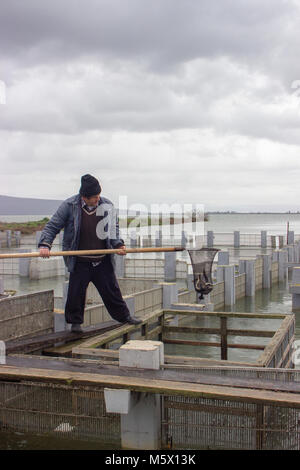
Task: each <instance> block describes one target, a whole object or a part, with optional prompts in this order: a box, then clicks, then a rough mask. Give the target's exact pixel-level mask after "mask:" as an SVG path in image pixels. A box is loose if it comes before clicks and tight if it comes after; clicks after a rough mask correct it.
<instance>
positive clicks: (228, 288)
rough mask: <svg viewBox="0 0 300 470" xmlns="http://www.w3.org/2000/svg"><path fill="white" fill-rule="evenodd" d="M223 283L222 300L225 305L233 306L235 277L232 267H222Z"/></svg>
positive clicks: (233, 267)
mask: <svg viewBox="0 0 300 470" xmlns="http://www.w3.org/2000/svg"><path fill="white" fill-rule="evenodd" d="M223 268H224V283H225V286H224V288H225V292H224V294H225V295H224V299H225V305H234V304H235V276H234V270H235V266H234V265H229V266H224V267H223Z"/></svg>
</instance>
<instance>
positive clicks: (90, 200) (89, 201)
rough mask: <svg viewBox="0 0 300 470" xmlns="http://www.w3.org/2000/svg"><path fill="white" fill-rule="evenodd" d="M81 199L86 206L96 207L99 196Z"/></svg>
mask: <svg viewBox="0 0 300 470" xmlns="http://www.w3.org/2000/svg"><path fill="white" fill-rule="evenodd" d="M82 199H83V200H84V202H85V203H86V204H87V205H88V206H97V204H98V202H99V201H100V194H96V195H95V196H90V197H82Z"/></svg>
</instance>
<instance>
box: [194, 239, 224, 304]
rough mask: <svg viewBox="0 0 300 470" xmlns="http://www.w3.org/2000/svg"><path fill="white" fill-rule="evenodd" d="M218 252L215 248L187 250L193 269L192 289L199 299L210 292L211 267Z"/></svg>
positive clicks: (211, 286) (211, 284) (211, 285)
mask: <svg viewBox="0 0 300 470" xmlns="http://www.w3.org/2000/svg"><path fill="white" fill-rule="evenodd" d="M218 251H219V250H217V249H215V248H201V249H199V250H188V253H189V255H190V258H191V263H192V268H193V275H194V287H195V290H196V291H197V292H198V293H199V294H200V299H203V296H204V295H207V294H209V293H210V292H211V291H212V288H213V283H212V265H213V261H214V257H215V256H216V254H217V252H218Z"/></svg>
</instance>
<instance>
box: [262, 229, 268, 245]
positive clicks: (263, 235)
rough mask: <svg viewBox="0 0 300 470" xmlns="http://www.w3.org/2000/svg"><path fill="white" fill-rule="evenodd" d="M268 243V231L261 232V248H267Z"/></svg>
mask: <svg viewBox="0 0 300 470" xmlns="http://www.w3.org/2000/svg"><path fill="white" fill-rule="evenodd" d="M267 245H268V242H267V231H266V230H261V232H260V246H261V248H267Z"/></svg>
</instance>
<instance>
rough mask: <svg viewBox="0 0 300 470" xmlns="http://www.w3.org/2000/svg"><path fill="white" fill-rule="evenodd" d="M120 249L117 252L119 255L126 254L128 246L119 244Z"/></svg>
mask: <svg viewBox="0 0 300 470" xmlns="http://www.w3.org/2000/svg"><path fill="white" fill-rule="evenodd" d="M118 250H119V251H118V252H117V254H118V255H126V246H125V245H122V246H119V248H118Z"/></svg>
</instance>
